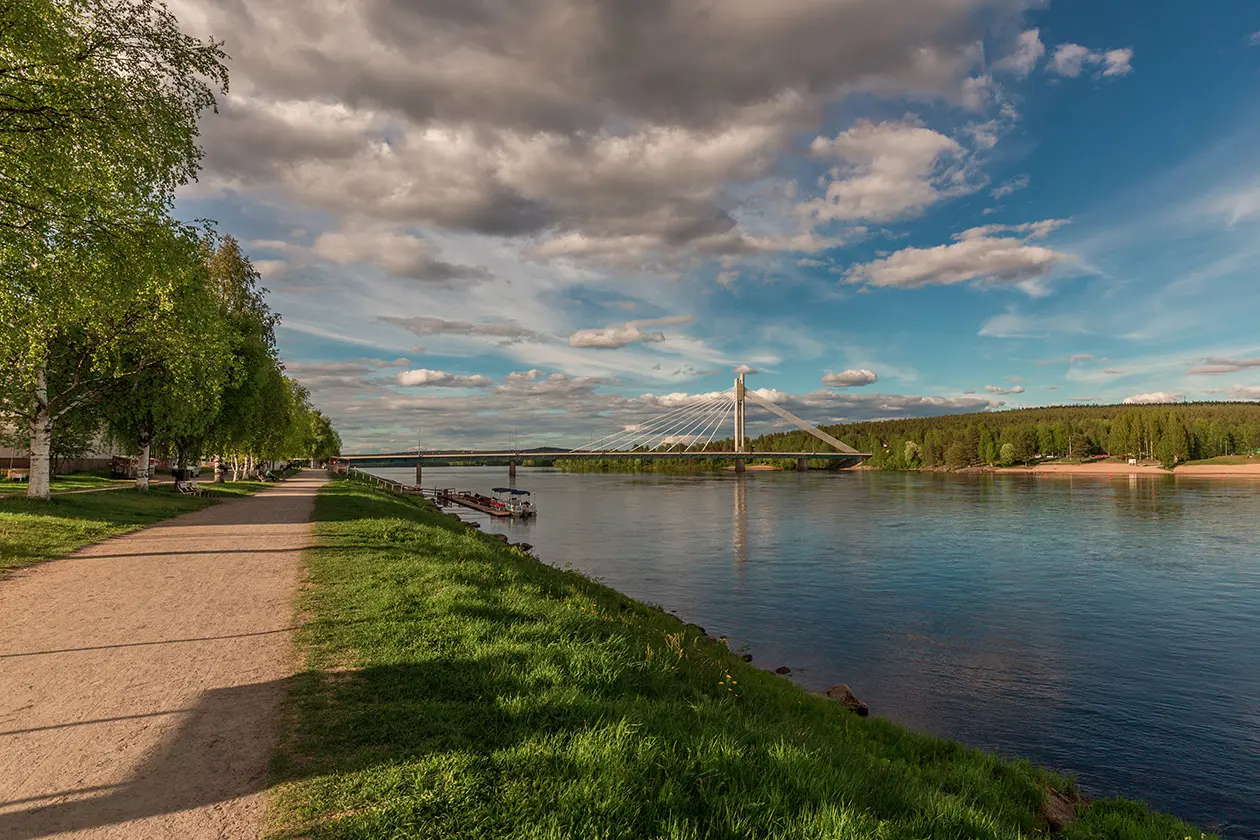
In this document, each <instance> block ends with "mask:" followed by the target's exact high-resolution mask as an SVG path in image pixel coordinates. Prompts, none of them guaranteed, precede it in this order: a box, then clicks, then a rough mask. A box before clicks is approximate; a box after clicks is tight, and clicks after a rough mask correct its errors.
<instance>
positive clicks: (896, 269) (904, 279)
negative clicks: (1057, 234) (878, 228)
mask: <svg viewBox="0 0 1260 840" xmlns="http://www.w3.org/2000/svg"><path fill="white" fill-rule="evenodd" d="M1060 224H1062V222H1061V221H1059V220H1054V219H1050V220H1046V221H1042V222H1034V223H1031V224H1024V225H988V226H985V227H978V228H971V229H970V230H966V231H964V232H962V233H960V234H958V235H956V236H955V237H954V239H955V240H956V241H955V242H954V243H953V244H951V245H937V246H936V247H934V248H904V249H902V250H900V251H897V252H895V253H893V254H890V255H889V256H887V257H884V258H882V259H877V260H873V261H871V262H868V263H861V264H858V265H855V266H853V267H852V268H850V269H849V270H848V271H847V272H845V274H844V277H845V280H846V281H847V282H849V283H865V284H867V285H869V286H882V287H899V288H917V287H921V286H947V285H953V284H956V283H965V282H968V281H971V280H983V281H988V282H996V283H1006V284H1010V285H1016V286H1019V287H1020V288H1022V289H1023V290H1024V291H1026V292H1028V293H1030V294H1034V295H1035V294H1040V293H1041V292H1042V291H1043V290H1042V289H1041V287H1040V285H1039V283H1038V281H1040V280H1042V279H1043V278H1044V277H1045V276H1046V275H1048V274H1049V273H1050V272H1051V271H1052V270H1053V269H1054V268H1055V266H1057V265H1059V264H1060V263H1062V262H1065V261H1067V260H1069V259H1070V256H1069V255H1068V254H1065V253H1063V252H1061V251H1055V250H1052V249H1050V248H1045V247H1042V246H1039V245H1030V244H1028V240H1030V239H1034V238H1038V237H1041V236H1045V235H1046V234H1048V233H1049V232H1050V231H1052V230H1053V229H1054V228H1055V227H1057V226H1059V225H1060ZM1008 233H1015V234H1017V235H1016V236H1007V235H1005V234H1008Z"/></svg>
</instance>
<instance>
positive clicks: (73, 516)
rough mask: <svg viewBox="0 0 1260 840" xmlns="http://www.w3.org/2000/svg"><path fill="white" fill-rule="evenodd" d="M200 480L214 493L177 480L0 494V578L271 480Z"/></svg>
mask: <svg viewBox="0 0 1260 840" xmlns="http://www.w3.org/2000/svg"><path fill="white" fill-rule="evenodd" d="M202 486H203V487H205V488H206V489H207V490H209V491H210V492H211V493H212V495H211V496H209V497H195V496H182V495H180V494H179V493H177V492H176V490H175V487H174V486H173V485H170V484H163V485H154V486H153V487H152V489H150V490H149V492H148V493H141V492H138V491H136V490H134V489H131V488H130V487H127V488H126V489H119V490H102V491H101V492H99V493H71V494H68V495H62V496H53V498H52V500H51V501H47V502H42V501H38V500H34V499H26V498H25V497H19V496H0V578H3V577H4V575H5V574H6V572H9V571H12V570H13V569H18V568H21V567H23V566H30V565H32V564H34V563H40V562H43V561H45V560H55V559H56V558H58V557H64V556H66V555H67V554H69V553H71V552H72V551H75V550H77V549H80V548H82V547H83V546H85V545H91V544H92V543H95V542H100V541H101V540H104V539H108V538H109V537H113V536H117V535H118V534H125V533H127V532H128V531H135V530H138V529H140V528H144V527H145V526H148V525H152V524H154V523H156V522H161V521H162V520H163V519H170V518H171V517H172V516H179V515H180V514H181V513H188V512H189V511H194V510H200V509H201V508H204V507H208V506H209V505H213V504H215V503H216V501H215V500H216V498H231V497H241V496H249V495H252V494H254V493H257V492H258V491H259V490H263V489H266V488H267V487H271V486H273V485H272V484H270V483H267V482H262V481H230V482H227V483H225V484H209V483H206V484H203V485H202ZM55 489H56V488H55V487H54V490H55Z"/></svg>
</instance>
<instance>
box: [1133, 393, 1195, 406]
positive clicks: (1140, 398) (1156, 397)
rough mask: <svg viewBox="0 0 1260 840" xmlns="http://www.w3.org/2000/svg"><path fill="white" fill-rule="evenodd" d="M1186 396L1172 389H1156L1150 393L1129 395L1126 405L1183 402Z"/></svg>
mask: <svg viewBox="0 0 1260 840" xmlns="http://www.w3.org/2000/svg"><path fill="white" fill-rule="evenodd" d="M1185 398H1186V395H1185V394H1175V393H1172V392H1170V391H1155V392H1153V393H1150V394H1134V395H1133V396H1131V397H1127V398H1126V399H1125V401H1124V404H1125V405H1157V404H1159V403H1175V402H1181V401H1182V400H1184V399H1185Z"/></svg>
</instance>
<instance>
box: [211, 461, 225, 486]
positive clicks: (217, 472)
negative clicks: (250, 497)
mask: <svg viewBox="0 0 1260 840" xmlns="http://www.w3.org/2000/svg"><path fill="white" fill-rule="evenodd" d="M226 473H227V470H226V469H225V468H224V466H223V456H222V455H215V456H214V483H215V484H222V483H223V482H224V480H225V479H226V478H227V475H226Z"/></svg>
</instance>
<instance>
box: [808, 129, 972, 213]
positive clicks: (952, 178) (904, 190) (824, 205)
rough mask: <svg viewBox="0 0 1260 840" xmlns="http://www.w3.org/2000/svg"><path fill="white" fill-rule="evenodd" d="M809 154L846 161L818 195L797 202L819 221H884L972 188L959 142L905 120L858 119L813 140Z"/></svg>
mask: <svg viewBox="0 0 1260 840" xmlns="http://www.w3.org/2000/svg"><path fill="white" fill-rule="evenodd" d="M810 152H811V154H813V155H814V156H816V157H820V158H838V159H841V160H843V161H845V162H847V166H839V167H836V168H833V169H832V170H831V173H830V180H829V182H828V183H827V186H826V191H825V194H824V196H823V197H822V198H819V199H815V200H813V201H807V202H805V203H804V204H802V206H801V209H802V210H803V211H804V212H806V213H808V214H809V215H810V216H811V217H812V218H813V219H814V220H815V221H818V222H826V221H833V220H845V221H855V220H859V219H868V220H872V221H889V220H892V219H897V218H901V217H905V216H911V215H915V214H917V213H919V212H920V211H922V210H923V209H924V208H926V207H928V206H929V205H931V204H935V203H936V202H938V201H941V200H942V199H944V198H947V197H950V196H955V195H962V194H964V193H967V192H972V191H974V189H975V186H974V185H972V184H970V183H969V181H968V179H967V174H968V173H967V172H966V169H965V167H964V166H963V165H962V163H961V160H962V159H963V158H964V156H965V150H964V149H963V147H962V146H961V145H960V144H959V143H958V141H957V140H954V139H952V138H950V137H946V136H945V135H944V134H941V133H939V132H936V131H933V130H932V129H930V128H924V127H923V126H921V125H918V124H916V123H914V122H910V121H907V120H903V121H900V122H880V123H874V122H871V121H869V120H859V121H858V122H856V123H855V124H854V125H853V126H852V127H851V128H849V129H848V130H847V131H843V132H841V133H840V134H838V135H836V136H835V137H834V138H831V139H828V138H825V137H818V138H815V139H814V142H813V143H811V144H810Z"/></svg>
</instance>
